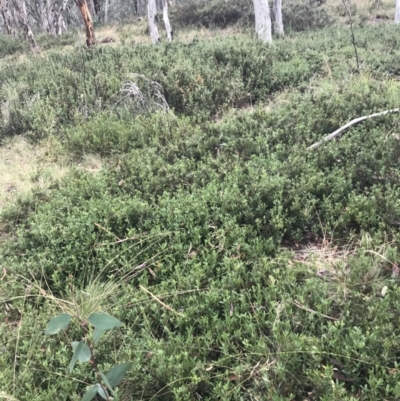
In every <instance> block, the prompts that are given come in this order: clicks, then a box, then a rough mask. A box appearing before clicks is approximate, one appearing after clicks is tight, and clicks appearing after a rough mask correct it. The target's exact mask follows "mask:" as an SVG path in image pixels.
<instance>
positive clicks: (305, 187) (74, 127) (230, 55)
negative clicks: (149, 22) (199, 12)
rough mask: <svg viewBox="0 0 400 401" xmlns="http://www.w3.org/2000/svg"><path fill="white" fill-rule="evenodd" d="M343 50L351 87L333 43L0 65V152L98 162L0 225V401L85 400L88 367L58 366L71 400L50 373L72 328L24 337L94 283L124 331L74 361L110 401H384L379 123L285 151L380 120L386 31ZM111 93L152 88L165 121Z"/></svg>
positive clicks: (391, 363) (389, 143)
mask: <svg viewBox="0 0 400 401" xmlns="http://www.w3.org/2000/svg"><path fill="white" fill-rule="evenodd" d="M333 33H334V35H333ZM356 33H357V35H358V45H359V57H360V59H361V60H362V65H363V68H364V69H363V70H362V71H361V74H358V73H357V74H353V71H355V61H354V56H353V48H352V46H351V43H350V42H349V37H348V33H347V32H343V31H337V32H336V31H334V30H327V31H324V32H323V33H319V34H318V35H315V34H304V35H303V36H301V37H300V38H299V40H297V41H287V42H286V41H283V40H282V41H279V42H278V43H279V46H274V47H272V46H264V45H262V44H260V43H257V42H254V41H253V40H252V39H250V38H247V37H243V36H239V37H227V38H223V39H221V38H219V39H218V40H209V41H204V42H198V41H193V42H191V43H188V44H178V43H177V44H167V45H160V46H158V47H149V46H144V45H140V46H136V47H134V48H124V47H121V48H107V49H105V48H99V49H93V50H91V51H82V50H80V49H75V50H74V51H71V52H69V53H65V54H61V53H57V52H50V53H49V54H48V55H47V56H44V57H42V58H38V59H32V60H27V61H26V62H22V63H19V64H17V65H12V66H10V65H7V64H5V65H3V66H1V68H0V77H1V80H0V82H2V87H1V92H0V96H1V101H2V103H3V108H2V130H1V135H2V138H3V139H4V138H6V137H7V136H9V135H17V134H22V133H25V132H27V133H28V134H29V136H30V138H31V139H32V140H33V141H35V140H41V139H43V138H46V137H49V136H51V137H52V138H55V139H56V140H58V141H60V142H61V143H62V144H63V147H64V149H65V150H66V151H67V152H68V153H69V154H70V155H72V157H74V158H75V160H79V159H80V158H81V157H82V156H84V155H85V154H91V153H95V154H99V155H101V157H102V158H103V161H104V164H105V168H104V169H103V170H102V171H101V172H100V173H98V174H97V175H93V174H91V173H87V172H82V170H79V169H76V170H74V171H73V172H71V174H70V175H69V176H68V177H67V179H65V180H64V181H63V182H62V183H61V184H57V185H54V187H53V188H52V190H51V191H50V192H46V193H41V192H36V193H33V194H32V196H31V197H30V198H28V199H21V200H19V201H18V202H16V203H15V204H14V205H12V206H10V207H9V208H7V209H6V210H5V211H4V212H3V213H2V224H3V225H4V226H5V227H6V229H7V234H8V238H9V239H8V240H4V241H3V243H2V246H1V248H0V255H1V260H2V262H1V264H2V267H4V269H6V272H7V274H5V275H4V277H3V279H2V281H1V286H0V295H1V297H2V301H3V303H4V304H5V305H6V307H5V308H3V310H2V312H0V313H1V317H2V321H4V322H5V323H4V324H1V325H0V336H1V338H2V345H1V347H2V348H1V352H2V355H3V356H4V357H2V358H0V372H1V373H0V383H1V387H2V388H4V391H5V392H7V393H10V394H11V393H12V394H13V395H14V397H16V398H18V399H20V400H28V399H29V400H40V401H46V400H54V399H71V400H77V399H79V398H80V397H82V396H83V394H85V392H86V391H87V389H88V385H89V384H92V383H93V371H92V369H90V367H89V368H88V367H87V366H86V365H83V364H79V363H78V364H77V365H76V367H75V370H74V377H79V381H73V380H71V378H70V377H69V375H68V371H67V367H68V363H69V360H70V359H71V355H72V353H71V349H70V342H71V338H77V336H78V335H79V333H80V328H79V327H75V326H74V325H70V326H69V327H68V330H66V331H63V332H61V333H59V334H58V335H57V336H55V337H46V336H45V335H44V334H43V330H44V328H45V326H46V324H47V322H48V321H49V320H50V318H51V317H53V316H57V315H59V314H60V313H61V312H62V311H60V309H62V308H61V307H60V305H62V303H60V302H59V301H57V302H56V301H55V300H56V299H72V300H71V301H70V303H68V305H70V304H72V305H81V304H82V302H81V303H78V302H77V301H76V299H77V295H74V296H72V295H71V285H70V283H71V282H72V283H73V286H74V288H78V290H79V291H78V293H79V294H80V295H79V297H83V298H80V299H84V300H87V302H89V301H90V302H92V301H93V298H94V297H95V294H97V295H96V296H98V291H97V292H96V293H95V291H94V290H93V287H92V283H93V281H94V280H96V282H98V283H100V286H101V285H103V286H107V285H108V283H110V282H111V283H114V284H115V285H116V287H115V288H116V289H115V291H108V292H107V291H104V293H103V294H102V298H101V299H102V304H101V305H100V306H101V308H100V306H99V309H100V310H105V309H106V308H105V306H108V309H109V310H110V314H111V315H112V316H115V317H116V318H117V319H118V320H120V321H121V322H123V323H124V328H123V329H120V331H118V330H116V331H115V333H114V335H113V337H112V339H111V338H107V341H104V343H101V344H99V348H98V349H96V361H97V363H98V365H99V370H100V369H101V371H109V370H110V369H111V368H112V366H114V365H118V364H119V363H121V362H127V361H129V362H132V365H130V366H131V368H130V370H129V372H128V374H127V378H126V380H125V381H124V382H122V383H121V385H120V388H119V389H118V391H117V392H118V394H119V395H120V396H121V397H122V399H126V400H128V399H142V400H146V399H151V398H152V399H158V400H182V401H183V400H189V399H205V400H219V399H224V400H239V399H242V400H254V399H269V400H273V401H279V400H288V399H291V400H304V399H305V398H306V397H308V398H309V399H320V400H332V399H341V400H346V401H354V400H355V399H359V398H360V397H362V399H364V400H371V401H372V400H378V399H387V400H396V399H398V398H399V397H400V386H399V382H400V381H399V379H400V371H399V369H398V350H399V345H400V344H399V343H400V333H399V330H398V313H397V310H398V308H399V291H400V290H399V285H398V267H397V263H398V254H397V253H398V252H397V247H398V239H397V231H398V224H399V221H400V207H399V199H400V187H399V180H400V177H399V168H398V167H399V166H398V163H399V156H400V140H399V139H400V138H399V135H398V130H399V119H398V116H397V115H396V114H391V115H386V116H384V117H381V118H378V119H371V120H368V121H366V122H365V123H363V124H362V125H358V126H355V127H353V128H351V129H350V130H348V132H346V133H345V134H343V135H342V137H341V138H340V139H338V140H336V141H333V142H331V143H328V144H326V145H324V146H322V147H320V148H318V149H317V150H315V151H312V152H310V151H307V150H306V148H307V147H308V146H309V145H311V144H312V143H313V142H315V141H317V140H319V139H321V137H323V136H324V135H326V134H328V133H330V132H332V131H333V130H335V129H337V128H338V127H339V126H341V125H343V124H345V123H346V122H347V121H349V120H350V119H352V118H355V117H357V116H360V115H364V114H369V113H372V112H375V111H380V110H383V109H388V108H393V107H397V106H398V104H399V101H400V91H399V84H398V81H397V79H396V74H397V73H398V65H397V64H398V63H397V58H398V53H399V50H398V46H397V44H398V41H399V39H398V34H397V31H396V29H395V28H382V27H381V28H368V29H363V30H361V29H360V30H357V31H356ZM371 38H373V41H372V40H371ZM377 52H378V53H379V54H381V55H382V57H380V58H379V59H377V57H376V54H377ZM130 73H138V74H143V75H145V76H146V77H148V78H149V79H151V80H153V81H156V82H158V83H160V84H161V85H162V87H163V88H164V95H165V99H166V100H167V102H168V104H169V106H170V107H171V109H172V110H173V112H167V113H162V112H156V113H154V112H152V113H136V114H135V113H134V112H132V110H134V108H132V107H129V104H128V106H127V103H126V102H120V101H119V100H120V96H121V93H120V92H119V90H120V88H121V87H122V85H123V82H124V81H125V80H126V79H128V76H129V74H130ZM332 237H334V238H336V239H337V240H338V241H340V242H339V244H342V245H343V244H347V245H348V246H349V248H350V250H348V251H346V250H345V249H344V248H343V247H342V248H340V250H336V252H335V249H331V251H330V255H331V259H329V260H328V259H327V258H325V257H323V258H322V262H321V259H318V258H317V259H315V260H313V259H309V258H303V257H302V256H301V255H302V253H301V252H294V253H293V252H292V251H289V250H288V248H289V249H292V247H294V248H295V249H299V250H300V251H303V250H304V245H305V243H310V242H312V243H313V244H314V245H316V246H317V248H319V249H321V248H323V245H322V244H323V243H322V239H323V238H325V240H326V239H328V238H332ZM352 241H353V242H352ZM352 243H353V244H356V245H357V246H356V247H352V246H351V244H352ZM382 244H385V246H381V245H382ZM378 245H379V246H380V247H378ZM345 251H346V252H347V253H346V255H347V256H346V257H345V258H343V257H341V256H340V255H342V253H343V252H345ZM295 255H297V257H296V256H295ZM299 255H300V256H299ZM332 255H333V256H332ZM396 268H397V270H396ZM21 277H25V279H24V280H25V281H24V280H22V279H21ZM26 282H28V284H25V283H26ZM7 288H12V289H13V290H12V291H13V294H12V296H7V295H6V294H7V293H6V289H7ZM100 288H103V287H100ZM104 288H105V287H104ZM86 297H87V298H86ZM83 303H84V304H85V302H83ZM96 305H97V304H96ZM69 307H71V306H69ZM71 316H73V313H72V312H71ZM16 350H17V351H16ZM16 352H17V353H16ZM17 383H23V384H24V385H17Z"/></svg>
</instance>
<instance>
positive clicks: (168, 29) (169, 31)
mask: <svg viewBox="0 0 400 401" xmlns="http://www.w3.org/2000/svg"><path fill="white" fill-rule="evenodd" d="M163 19H164V24H165V30H166V32H167V38H168V42H172V28H171V24H170V22H169V17H168V0H163Z"/></svg>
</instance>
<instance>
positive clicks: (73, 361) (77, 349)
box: [69, 340, 86, 373]
mask: <svg viewBox="0 0 400 401" xmlns="http://www.w3.org/2000/svg"><path fill="white" fill-rule="evenodd" d="M84 345H86V344H85V343H84V342H83V340H81V341H79V343H78V344H77V346H76V347H75V350H74V353H73V355H72V359H71V362H70V363H69V372H70V373H72V371H73V370H74V367H75V365H76V362H77V361H78V358H79V354H80V352H81V350H82V348H83V346H84Z"/></svg>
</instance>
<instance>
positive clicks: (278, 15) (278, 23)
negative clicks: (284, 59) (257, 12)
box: [274, 0, 285, 36]
mask: <svg viewBox="0 0 400 401" xmlns="http://www.w3.org/2000/svg"><path fill="white" fill-rule="evenodd" d="M274 19H275V25H274V28H275V33H276V34H277V35H279V36H284V35H285V31H284V29H283V19H282V0H274Z"/></svg>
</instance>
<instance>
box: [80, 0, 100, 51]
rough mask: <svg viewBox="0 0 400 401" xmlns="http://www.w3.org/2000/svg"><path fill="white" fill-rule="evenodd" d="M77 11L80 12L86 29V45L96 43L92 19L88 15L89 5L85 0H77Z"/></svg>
mask: <svg viewBox="0 0 400 401" xmlns="http://www.w3.org/2000/svg"><path fill="white" fill-rule="evenodd" d="M77 4H78V7H79V11H80V12H81V15H82V18H83V22H84V24H85V29H86V44H87V46H88V47H90V46H93V45H95V44H96V38H95V36H94V29H93V21H92V16H91V15H90V11H89V7H88V4H87V1H86V0H77Z"/></svg>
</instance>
